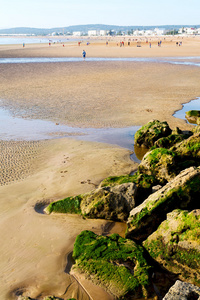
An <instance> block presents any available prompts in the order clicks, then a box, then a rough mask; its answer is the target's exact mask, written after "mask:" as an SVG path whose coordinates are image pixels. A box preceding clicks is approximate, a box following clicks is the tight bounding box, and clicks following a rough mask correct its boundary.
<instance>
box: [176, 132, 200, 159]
mask: <svg viewBox="0 0 200 300" xmlns="http://www.w3.org/2000/svg"><path fill="white" fill-rule="evenodd" d="M171 150H172V151H175V152H176V153H177V155H179V156H181V157H183V158H184V159H185V158H192V159H196V160H198V161H199V159H200V133H196V134H193V135H192V136H191V137H189V138H188V139H186V140H184V141H182V142H181V143H178V144H176V145H175V146H173V147H172V148H171Z"/></svg>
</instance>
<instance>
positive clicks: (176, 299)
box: [163, 280, 200, 300]
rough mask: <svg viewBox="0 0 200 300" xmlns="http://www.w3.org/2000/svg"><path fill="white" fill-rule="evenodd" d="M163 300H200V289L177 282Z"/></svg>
mask: <svg viewBox="0 0 200 300" xmlns="http://www.w3.org/2000/svg"><path fill="white" fill-rule="evenodd" d="M163 300H200V288H199V287H197V286H195V285H193V284H190V283H186V282H182V281H180V280H177V281H176V282H175V284H174V285H173V286H172V287H171V288H170V289H169V292H168V293H167V294H166V295H165V297H164V298H163Z"/></svg>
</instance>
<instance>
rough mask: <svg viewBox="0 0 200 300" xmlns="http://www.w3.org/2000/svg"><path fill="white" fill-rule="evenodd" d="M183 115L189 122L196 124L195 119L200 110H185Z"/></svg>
mask: <svg viewBox="0 0 200 300" xmlns="http://www.w3.org/2000/svg"><path fill="white" fill-rule="evenodd" d="M185 117H186V119H187V120H188V121H189V123H193V124H197V120H198V119H199V118H200V110H189V111H186V113H185Z"/></svg>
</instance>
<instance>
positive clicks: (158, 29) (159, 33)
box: [154, 28, 166, 35]
mask: <svg viewBox="0 0 200 300" xmlns="http://www.w3.org/2000/svg"><path fill="white" fill-rule="evenodd" d="M154 33H155V34H156V35H163V34H165V33H166V30H165V29H164V28H155V29H154Z"/></svg>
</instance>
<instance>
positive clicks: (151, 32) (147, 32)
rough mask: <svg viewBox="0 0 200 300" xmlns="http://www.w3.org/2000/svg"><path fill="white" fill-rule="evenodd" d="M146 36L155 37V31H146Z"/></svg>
mask: <svg viewBox="0 0 200 300" xmlns="http://www.w3.org/2000/svg"><path fill="white" fill-rule="evenodd" d="M145 35H155V33H154V31H153V30H146V31H145Z"/></svg>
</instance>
